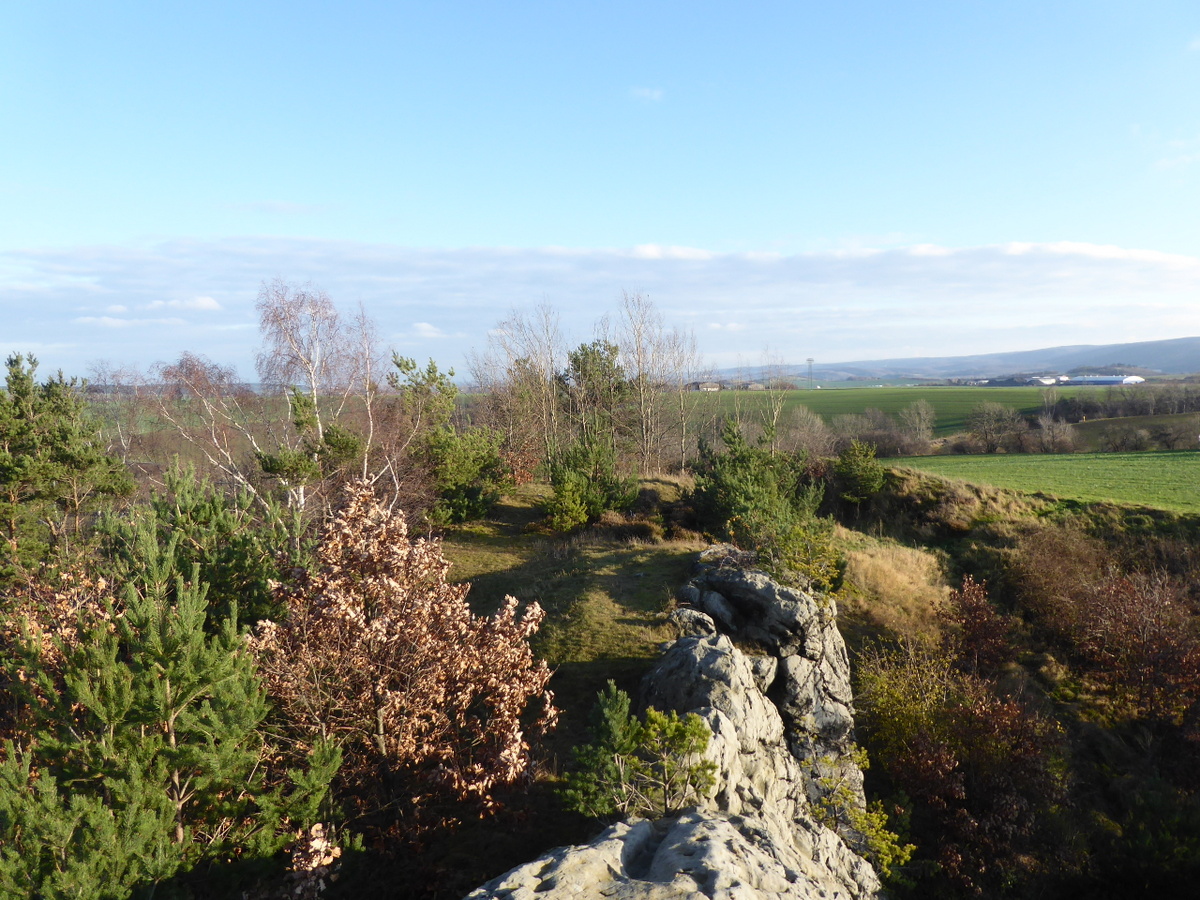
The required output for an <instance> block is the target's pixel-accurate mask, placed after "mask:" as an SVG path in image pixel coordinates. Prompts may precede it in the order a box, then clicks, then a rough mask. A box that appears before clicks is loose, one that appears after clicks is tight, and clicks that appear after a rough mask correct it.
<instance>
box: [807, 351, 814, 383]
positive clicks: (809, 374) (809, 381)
mask: <svg viewBox="0 0 1200 900" xmlns="http://www.w3.org/2000/svg"><path fill="white" fill-rule="evenodd" d="M812 364H813V358H812V357H811V356H810V357H809V358H808V389H809V390H810V391H811V390H812Z"/></svg>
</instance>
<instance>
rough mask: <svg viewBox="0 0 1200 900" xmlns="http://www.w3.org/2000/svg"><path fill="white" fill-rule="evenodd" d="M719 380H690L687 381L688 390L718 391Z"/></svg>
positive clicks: (719, 387)
mask: <svg viewBox="0 0 1200 900" xmlns="http://www.w3.org/2000/svg"><path fill="white" fill-rule="evenodd" d="M720 389H721V382H719V381H692V382H689V383H688V390H689V391H719V390H720Z"/></svg>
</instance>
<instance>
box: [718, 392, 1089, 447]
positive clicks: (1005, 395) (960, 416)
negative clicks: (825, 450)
mask: <svg viewBox="0 0 1200 900" xmlns="http://www.w3.org/2000/svg"><path fill="white" fill-rule="evenodd" d="M1055 390H1056V391H1057V393H1058V396H1059V397H1076V396H1080V395H1081V394H1084V395H1086V394H1088V393H1094V392H1097V391H1107V390H1108V388H1102V387H1073V388H1072V387H1062V388H1056V389H1055ZM1043 391H1045V388H1042V387H994V388H989V387H958V386H947V387H933V386H928V385H922V386H913V387H881V388H874V387H865V388H864V387H856V388H841V389H837V390H811V391H809V390H797V391H786V392H785V396H784V413H783V414H784V416H785V417H786V416H787V410H788V409H790V408H793V407H796V406H807V407H808V408H809V409H810V410H812V411H813V412H815V413H817V414H818V415H819V416H821V417H822V418H823V419H825V421H826V422H831V421H832V420H833V418H834V417H835V416H839V415H844V414H847V413H861V412H862V411H863V410H864V409H869V408H874V409H878V410H882V411H883V412H885V413H887V414H888V415H890V416H895V415H896V414H897V413H898V412H899V411H900V410H901V409H903V408H904V407H906V406H908V405H909V404H911V403H915V402H916V401H918V400H924V401H926V402H927V403H929V404H931V405H932V406H933V408H934V411H935V413H936V414H937V423H936V425H935V427H934V435H935V436H937V437H944V436H946V435H948V434H955V433H957V432H960V431H963V430H965V428H966V422H967V416H968V415H969V414H970V412H971V410H972V409H974V408H975V407H976V406H978V405H979V404H980V403H985V402H991V403H1003V404H1004V405H1005V406H1011V407H1013V408H1014V409H1016V410H1018V411H1019V412H1020V413H1021V414H1022V415H1037V414H1038V413H1039V412H1041V410H1042V396H1043ZM710 398H711V399H710ZM705 399H706V400H707V401H708V402H711V403H713V404H714V405H716V407H717V408H718V411H719V412H718V414H722V413H723V414H732V413H734V412H735V411H739V410H740V411H742V412H743V413H747V412H751V411H753V410H755V409H758V408H762V407H765V406H766V405H767V404H768V403H769V401H770V398H769V397H768V396H767V394H766V392H763V391H721V392H718V393H714V394H709V395H707V397H706V398H705Z"/></svg>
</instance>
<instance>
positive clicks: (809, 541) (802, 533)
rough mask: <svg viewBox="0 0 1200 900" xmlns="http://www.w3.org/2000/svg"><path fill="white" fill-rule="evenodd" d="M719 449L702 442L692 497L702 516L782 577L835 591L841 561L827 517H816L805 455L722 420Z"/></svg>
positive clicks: (817, 489)
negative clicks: (752, 440) (758, 440)
mask: <svg viewBox="0 0 1200 900" xmlns="http://www.w3.org/2000/svg"><path fill="white" fill-rule="evenodd" d="M723 438H724V442H725V451H724V452H723V453H722V452H718V451H716V450H714V449H713V448H712V447H710V446H707V445H705V446H702V447H701V450H700V462H699V465H698V467H697V473H696V489H695V491H694V492H693V494H692V502H693V505H694V506H695V509H696V512H697V516H698V517H699V519H700V520H701V522H702V523H703V524H704V525H705V526H707V527H708V528H710V529H712V530H713V531H714V532H715V533H717V534H718V535H719V536H720V537H722V538H724V539H726V540H730V541H733V543H735V544H736V545H737V546H738V547H740V548H741V549H743V550H752V551H754V552H755V553H757V554H758V556H759V560H760V563H761V564H762V565H763V566H764V567H765V568H767V569H768V570H769V571H771V572H772V573H773V574H775V575H776V576H777V577H779V578H781V579H783V580H792V581H799V582H801V583H803V584H804V585H805V586H807V587H811V588H813V589H815V590H836V589H837V588H838V587H839V586H840V584H841V577H842V572H843V570H844V563H843V560H842V557H841V554H840V553H838V551H837V550H836V548H835V547H834V544H833V522H832V521H831V520H827V519H822V518H820V517H818V516H817V514H816V512H817V508H818V507H819V506H820V504H821V499H822V497H823V495H824V490H823V486H822V485H821V484H820V483H806V482H805V478H804V459H803V458H802V457H798V456H794V455H790V454H786V453H775V454H772V453H771V452H770V451H769V450H767V449H766V448H765V447H763V446H751V445H750V444H749V443H748V442H747V441H746V440H745V438H744V437H743V436H742V433H741V430H740V429H739V428H738V426H737V425H736V423H732V422H730V423H727V424H726V426H725V428H724V431H723Z"/></svg>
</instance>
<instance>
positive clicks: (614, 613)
mask: <svg viewBox="0 0 1200 900" xmlns="http://www.w3.org/2000/svg"><path fill="white" fill-rule="evenodd" d="M547 493H548V488H547V487H546V486H545V485H525V486H524V487H522V488H520V489H519V490H518V491H517V492H516V494H515V495H514V496H512V497H508V498H505V500H504V501H503V502H502V503H501V504H500V505H499V506H498V507H497V509H496V511H495V513H494V514H493V516H492V517H491V518H490V519H488V520H487V521H484V522H476V523H472V524H470V525H464V526H461V527H457V528H451V529H448V530H447V532H446V535H445V538H444V540H443V548H444V550H445V553H446V557H447V559H449V560H450V561H451V563H452V568H451V570H450V577H451V579H452V580H455V581H460V582H461V581H469V582H470V583H471V592H470V594H469V595H468V600H469V601H470V603H471V606H472V608H473V609H474V610H475V611H476V612H477V613H491V612H492V611H494V610H495V609H496V608H497V607H498V606H499V604H500V602H501V601H502V600H503V598H504V596H505V595H507V594H511V595H513V596H514V597H516V598H517V599H519V600H521V601H522V602H526V603H528V602H533V601H536V602H537V603H538V604H539V605H540V606H541V607H542V608H543V609H544V610H545V611H546V620H545V622H544V623H543V624H542V628H541V631H540V632H539V633H538V634H537V635H536V636H535V637H534V640H533V646H534V650H535V652H536V653H537V654H538V656H540V657H542V658H544V659H545V660H546V661H547V662H549V663H550V665H551V667H552V668H554V670H555V674H554V678H553V680H552V682H551V689H552V690H553V691H554V692H555V696H556V698H557V700H556V702H557V703H558V705H559V707H560V708H561V709H562V710H563V716H562V719H561V722H560V727H559V729H558V730H557V732H556V733H555V734H554V735H552V736H551V738H550V740H549V741H548V744H547V746H548V748H549V750H550V752H551V753H554V754H557V755H558V756H559V758H561V759H565V758H567V757H568V755H569V750H570V748H571V747H572V746H574V745H575V744H576V743H578V742H580V741H583V740H586V720H587V715H588V712H589V711H590V710H591V708H592V705H593V703H594V702H595V698H596V693H597V692H598V691H599V690H600V689H601V688H603V687H604V683H605V681H606V680H607V679H609V678H612V679H614V680H615V681H616V682H617V684H618V685H619V686H620V687H621V688H622V689H624V690H626V691H630V692H633V691H635V690H636V689H637V686H638V682H639V680H640V678H641V676H642V674H643V673H644V672H645V671H646V670H647V669H648V668H649V666H650V664H651V663H652V661H653V660H655V659H657V657H658V655H659V645H660V644H661V643H662V642H663V641H667V640H672V639H674V637H675V631H674V629H673V627H672V626H670V625H669V623H668V621H667V612H668V610H669V608H670V606H671V604H672V598H673V597H674V594H675V591H676V590H677V589H678V588H679V586H680V585H682V584H683V583H684V582H685V581H687V579H688V576H689V574H690V571H691V566H692V564H693V562H694V560H695V558H696V553H697V552H698V551H699V550H700V549H701V548H702V547H703V546H705V545H704V544H701V543H694V542H693V543H686V542H671V541H667V542H663V543H653V544H652V543H636V542H629V541H622V540H617V539H616V538H614V537H613V535H612V533H611V531H609V530H607V529H602V528H600V529H593V530H588V531H584V532H582V533H581V534H579V535H575V536H558V535H549V534H545V533H542V531H541V530H540V529H539V528H537V527H536V523H537V522H538V520H539V519H540V518H541V512H540V504H541V502H542V501H543V500H544V499H545V497H546V495H547Z"/></svg>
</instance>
